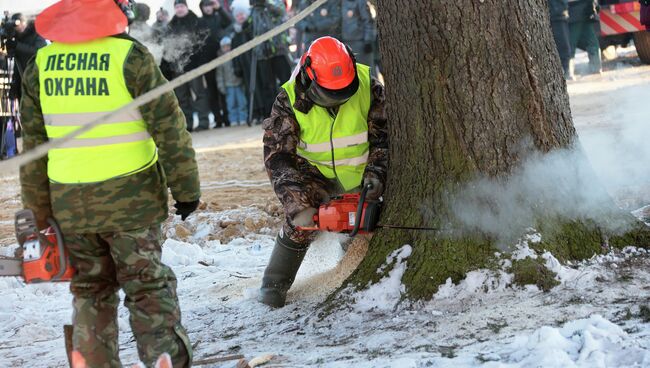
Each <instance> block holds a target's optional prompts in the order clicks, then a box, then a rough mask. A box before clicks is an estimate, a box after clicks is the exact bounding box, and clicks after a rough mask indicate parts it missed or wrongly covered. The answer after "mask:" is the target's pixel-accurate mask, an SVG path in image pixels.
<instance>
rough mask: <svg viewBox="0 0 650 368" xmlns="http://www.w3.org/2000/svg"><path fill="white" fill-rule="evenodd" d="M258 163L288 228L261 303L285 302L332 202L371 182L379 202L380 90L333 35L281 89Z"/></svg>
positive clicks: (384, 136) (383, 161) (316, 45)
mask: <svg viewBox="0 0 650 368" xmlns="http://www.w3.org/2000/svg"><path fill="white" fill-rule="evenodd" d="M263 126H264V131H265V132H264V164H265V166H266V170H267V172H268V174H269V178H270V179H271V184H272V185H273V189H274V190H275V193H276V194H277V196H278V198H279V199H280V202H281V203H282V205H283V207H284V212H285V215H286V222H285V224H284V226H283V228H282V230H281V232H280V234H279V235H278V237H277V239H276V243H275V247H274V248H273V253H272V254H271V259H270V260H269V263H268V266H267V267H266V271H265V272H264V277H263V279H262V287H261V289H260V295H259V300H260V301H261V302H262V303H264V304H267V305H269V306H272V307H282V306H283V305H284V304H285V301H286V296H287V291H288V290H289V288H290V287H291V285H292V283H293V281H294V279H295V276H296V273H297V272H298V268H299V267H300V264H301V263H302V260H303V258H304V256H305V252H306V251H307V248H308V247H309V244H310V243H311V242H312V241H313V240H314V238H315V236H316V235H317V232H316V231H306V230H301V229H297V227H310V226H312V225H313V216H314V214H315V213H316V212H317V208H318V207H319V206H320V204H321V203H324V202H327V201H328V199H329V198H330V197H331V196H334V195H337V194H340V193H344V192H352V191H359V189H360V187H361V185H362V184H367V183H370V184H372V189H371V190H370V191H369V192H368V194H367V196H366V198H367V199H369V200H376V199H378V198H379V197H381V195H382V193H383V189H384V183H385V181H386V170H387V161H388V132H387V126H386V113H385V107H384V88H383V86H382V85H381V83H379V82H378V81H377V80H375V79H374V78H372V77H371V72H370V68H369V67H368V66H366V65H362V64H358V63H356V62H355V58H354V54H353V52H352V50H351V49H350V48H349V47H347V46H346V45H345V44H343V43H341V42H340V41H338V40H337V39H335V38H332V37H321V38H319V39H317V40H315V41H314V42H313V43H312V44H311V46H310V47H309V50H308V51H307V52H306V53H305V54H304V55H303V56H302V58H301V60H300V64H299V65H298V67H297V69H296V71H295V72H294V76H293V77H292V79H291V80H289V81H288V82H286V83H285V84H284V85H283V86H282V90H281V91H280V94H279V95H278V96H277V98H276V101H275V104H274V105H273V110H272V111H271V116H270V117H269V118H267V119H266V120H265V121H264V125H263Z"/></svg>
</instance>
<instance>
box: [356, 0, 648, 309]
mask: <svg viewBox="0 0 650 368" xmlns="http://www.w3.org/2000/svg"><path fill="white" fill-rule="evenodd" d="M377 9H378V26H379V34H380V50H381V54H382V61H383V69H384V72H385V75H384V76H385V81H386V91H387V97H386V98H387V101H388V107H387V110H388V111H387V114H388V121H389V126H390V169H389V174H388V183H387V190H386V193H385V196H384V197H385V198H386V202H385V204H384V210H383V214H382V217H381V220H380V224H385V225H400V226H408V227H432V228H438V229H440V230H439V231H412V230H398V229H382V230H380V231H378V232H377V233H376V234H375V236H374V238H373V239H372V241H371V244H370V247H369V252H368V255H367V256H366V259H365V260H364V261H363V263H362V264H361V265H360V266H359V268H358V270H357V271H356V272H355V274H353V275H352V276H351V278H350V280H349V281H351V282H352V283H353V284H356V285H359V286H365V285H367V284H368V282H374V281H377V280H378V279H379V278H380V277H382V274H378V273H377V269H378V267H379V266H380V265H382V264H383V263H385V261H386V257H387V255H389V254H390V253H391V252H392V251H393V250H395V249H397V248H400V247H402V246H403V245H405V244H409V245H411V246H412V247H413V253H412V255H411V256H410V257H409V258H408V268H407V271H406V273H405V274H404V276H403V278H402V282H403V283H404V284H405V285H406V288H407V293H408V296H410V297H412V298H416V299H417V298H430V297H431V296H432V294H433V293H435V292H436V291H437V288H438V285H440V284H442V283H444V282H445V280H446V279H447V278H448V277H451V278H452V279H453V280H454V281H458V280H460V279H462V278H463V277H464V275H465V274H466V272H467V271H469V270H472V269H476V268H480V267H487V266H489V264H490V262H492V260H493V259H494V253H495V251H496V250H497V248H495V245H504V243H507V242H508V241H512V240H513V239H511V238H505V240H504V239H500V237H499V234H498V232H496V233H495V232H491V231H489V230H485V229H484V228H482V227H481V226H468V224H467V223H466V222H465V221H463V220H462V219H460V218H459V215H458V213H457V212H458V211H457V209H456V208H455V203H456V202H458V201H461V202H462V200H463V198H466V197H467V196H466V195H467V193H468V192H467V190H468V188H473V187H474V186H475V185H474V184H472V183H480V181H477V180H496V181H497V182H499V183H502V184H503V183H505V184H503V185H504V186H502V187H499V188H502V189H504V190H505V192H508V191H509V190H511V189H512V187H510V186H508V185H509V184H507V179H508V178H509V177H510V176H511V175H513V173H519V172H520V171H521V167H522V165H523V164H524V163H527V162H529V161H530V160H532V159H535V158H539V157H540V155H541V154H545V153H548V152H552V151H555V150H566V151H567V152H576V150H577V152H579V147H577V146H578V145H577V136H576V131H575V128H574V126H573V123H572V120H571V112H570V107H569V98H568V94H567V90H566V83H565V81H564V79H563V73H562V70H561V66H560V61H559V57H558V54H557V51H556V48H555V44H554V42H553V38H552V35H551V31H550V23H549V19H548V9H547V5H546V1H545V0H526V1H524V0H509V1H502V0H475V1H469V0H463V1H457V0H456V1H451V0H442V1H421V0H418V1H404V0H377ZM578 156H579V155H578ZM574 161H575V160H574ZM578 161H580V160H578ZM583 163H584V162H581V163H580V165H582V164H583ZM576 165H578V163H576ZM571 169H572V170H573V169H576V170H579V169H580V167H578V166H576V167H575V168H571ZM551 172H552V171H551ZM486 178H487V179H486ZM482 194H483V195H482V196H479V197H476V198H473V197H472V198H473V200H477V201H479V202H481V201H483V202H486V203H483V205H482V206H478V207H477V208H479V209H486V208H487V209H489V208H492V206H493V205H496V206H499V203H494V201H498V200H499V198H509V197H508V196H507V195H505V196H500V197H499V196H496V197H493V198H490V192H489V191H487V193H482ZM502 194H504V193H502ZM505 194H507V193H505ZM526 196H527V194H525V193H524V194H523V197H526ZM519 199H521V200H522V201H523V203H524V205H525V206H527V207H535V208H536V209H537V210H536V211H535V215H534V217H532V218H531V219H530V220H531V221H529V222H530V223H529V224H528V225H529V226H530V227H533V228H535V229H536V230H537V231H538V232H540V233H541V234H542V239H543V242H542V243H541V244H540V245H538V246H539V247H543V248H546V249H553V250H554V251H557V254H559V255H560V257H559V258H561V259H573V258H582V257H588V256H590V255H592V254H594V253H595V252H599V251H601V249H602V245H603V244H604V243H607V239H605V240H603V239H604V237H603V234H602V233H601V230H599V229H600V227H599V226H596V225H600V224H597V222H596V221H594V220H592V219H590V218H589V216H586V217H585V216H575V217H576V218H570V217H571V216H568V215H567V212H566V211H556V210H555V209H553V208H547V207H544V206H543V205H544V203H542V202H543V198H542V199H539V200H537V199H533V202H534V201H538V202H539V203H537V202H535V203H532V206H531V202H530V200H528V199H527V197H526V198H515V200H516V201H517V200H519ZM603 203H604V202H603ZM538 204H539V205H540V207H539V208H538V207H537V205H538ZM606 205H611V203H607V204H606ZM488 212H489V211H488ZM617 216H622V218H625V217H626V215H625V214H620V213H619V214H617ZM501 220H503V219H501ZM626 220H629V219H626ZM501 225H503V224H501ZM517 229H519V228H517ZM523 230H525V228H523V229H522V231H521V233H520V234H519V235H523V232H524V231H523ZM619 235H620V236H611V237H609V238H608V239H609V244H613V245H624V244H628V243H635V242H637V243H643V242H644V244H648V243H650V236H649V235H648V231H647V229H646V228H644V227H643V226H641V225H640V223H638V222H637V223H634V224H633V226H632V227H631V228H630V227H629V226H628V227H627V228H626V231H625V232H619ZM505 245H507V244H505Z"/></svg>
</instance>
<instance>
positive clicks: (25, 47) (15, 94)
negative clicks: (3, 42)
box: [7, 13, 47, 99]
mask: <svg viewBox="0 0 650 368" xmlns="http://www.w3.org/2000/svg"><path fill="white" fill-rule="evenodd" d="M11 22H12V23H13V24H14V27H15V28H14V29H15V36H14V37H13V38H12V39H10V40H8V41H7V50H9V51H10V53H13V56H14V57H15V64H14V72H13V78H12V81H11V87H10V94H9V96H10V97H11V98H12V99H13V98H17V99H20V97H21V95H22V93H21V83H22V75H23V73H24V71H25V67H27V62H28V61H29V60H30V59H31V58H32V57H33V56H34V55H36V51H38V49H40V48H41V47H43V46H46V45H47V43H46V42H45V40H44V39H43V37H41V36H40V35H39V34H38V33H36V28H35V27H34V22H33V21H27V18H26V17H25V16H24V15H22V14H21V13H16V14H14V15H12V16H11Z"/></svg>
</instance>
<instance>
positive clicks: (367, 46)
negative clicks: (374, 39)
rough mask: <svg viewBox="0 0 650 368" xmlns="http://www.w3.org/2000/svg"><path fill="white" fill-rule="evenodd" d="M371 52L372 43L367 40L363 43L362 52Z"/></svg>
mask: <svg viewBox="0 0 650 368" xmlns="http://www.w3.org/2000/svg"><path fill="white" fill-rule="evenodd" d="M371 52H372V43H370V42H368V43H365V44H364V45H363V53H364V54H369V53H371Z"/></svg>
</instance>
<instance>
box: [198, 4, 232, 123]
mask: <svg viewBox="0 0 650 368" xmlns="http://www.w3.org/2000/svg"><path fill="white" fill-rule="evenodd" d="M199 6H200V7H201V13H202V14H203V17H202V18H201V21H202V22H203V24H204V26H205V27H207V28H208V29H209V30H210V33H209V35H208V39H207V42H206V50H205V51H206V58H207V61H209V60H212V59H214V58H216V57H217V50H218V49H219V44H220V42H221V39H222V38H224V37H225V36H227V35H228V31H229V29H230V28H231V25H232V23H233V19H232V16H231V15H230V14H229V13H228V12H227V11H226V10H225V9H224V7H223V6H222V4H221V3H220V2H219V1H218V0H201V2H200V3H199ZM205 78H206V81H207V83H208V94H209V98H210V110H212V114H214V120H215V122H216V127H217V128H221V127H222V126H230V120H229V119H228V108H227V104H226V98H225V96H224V95H223V94H222V93H221V92H219V88H218V86H217V78H216V77H215V71H214V69H213V70H210V71H209V72H207V73H206V74H205Z"/></svg>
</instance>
